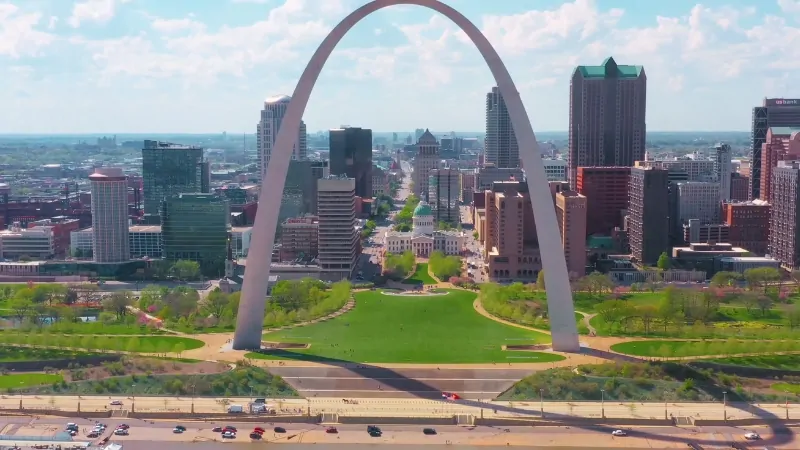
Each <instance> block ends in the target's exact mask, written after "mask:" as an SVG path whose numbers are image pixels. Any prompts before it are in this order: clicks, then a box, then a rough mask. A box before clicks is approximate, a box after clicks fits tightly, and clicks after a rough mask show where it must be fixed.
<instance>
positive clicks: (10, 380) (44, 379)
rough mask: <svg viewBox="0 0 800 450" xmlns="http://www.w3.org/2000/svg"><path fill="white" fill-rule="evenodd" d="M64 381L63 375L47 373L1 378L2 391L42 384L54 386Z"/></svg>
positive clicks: (0, 386) (21, 374) (3, 376)
mask: <svg viewBox="0 0 800 450" xmlns="http://www.w3.org/2000/svg"><path fill="white" fill-rule="evenodd" d="M63 380H64V377H62V376H61V375H55V374H46V373H20V374H11V375H2V376H0V389H17V388H23V387H28V386H38V385H41V384H53V383H58V382H61V381H63Z"/></svg>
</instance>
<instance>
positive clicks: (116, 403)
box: [109, 400, 122, 406]
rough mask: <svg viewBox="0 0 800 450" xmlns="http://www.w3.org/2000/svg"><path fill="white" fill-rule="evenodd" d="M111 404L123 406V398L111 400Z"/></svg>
mask: <svg viewBox="0 0 800 450" xmlns="http://www.w3.org/2000/svg"><path fill="white" fill-rule="evenodd" d="M109 405H111V406H122V400H111V403H109Z"/></svg>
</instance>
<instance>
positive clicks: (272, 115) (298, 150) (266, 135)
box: [256, 95, 308, 181]
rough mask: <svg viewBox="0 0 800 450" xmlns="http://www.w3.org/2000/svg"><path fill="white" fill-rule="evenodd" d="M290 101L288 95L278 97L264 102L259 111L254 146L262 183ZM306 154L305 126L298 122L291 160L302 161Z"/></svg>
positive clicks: (303, 123) (290, 98)
mask: <svg viewBox="0 0 800 450" xmlns="http://www.w3.org/2000/svg"><path fill="white" fill-rule="evenodd" d="M291 101H292V97H289V96H288V95H278V96H275V97H269V98H267V99H266V100H264V109H262V110H261V120H260V121H259V122H258V125H257V126H256V145H257V146H258V168H259V181H263V180H264V177H265V176H266V174H267V165H269V159H270V157H271V156H272V146H273V145H275V139H276V138H277V137H278V130H280V128H281V122H283V116H284V114H286V108H287V107H288V106H289V103H290V102H291ZM307 153H308V147H307V143H306V124H305V122H302V121H301V122H300V129H299V130H298V132H297V140H296V141H295V142H294V146H293V148H292V160H304V159H306V155H307Z"/></svg>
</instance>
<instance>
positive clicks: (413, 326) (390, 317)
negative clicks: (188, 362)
mask: <svg viewBox="0 0 800 450" xmlns="http://www.w3.org/2000/svg"><path fill="white" fill-rule="evenodd" d="M355 299H356V308H355V309H353V310H352V311H350V312H348V313H347V314H344V315H342V316H339V317H336V318H334V319H331V320H328V321H325V322H320V323H316V324H313V325H308V326H304V327H297V328H292V329H289V330H283V331H279V332H275V333H268V334H265V335H264V339H265V340H268V341H272V342H292V343H309V344H311V346H310V347H309V348H307V349H301V350H291V351H289V350H286V351H276V352H271V353H267V354H262V353H250V354H248V356H249V357H253V358H263V359H305V360H326V359H330V360H340V361H354V362H363V363H429V364H435V363H441V364H446V363H454V364H459V363H464V364H466V363H491V362H502V363H509V362H550V361H558V360H561V359H563V357H562V356H560V355H556V354H552V353H537V352H506V351H503V350H502V348H501V346H502V345H506V344H534V343H544V342H549V340H550V336H548V335H546V334H544V333H537V332H533V331H527V330H523V329H520V328H515V327H510V326H507V325H503V324H501V323H498V322H495V321H492V320H490V319H487V318H485V317H483V316H481V315H480V314H478V313H476V312H475V311H474V310H473V308H472V302H473V301H474V300H475V294H474V293H472V292H466V291H461V290H453V291H449V293H448V294H446V295H432V296H421V295H419V296H410V295H409V296H394V295H385V294H383V293H382V292H381V291H363V292H358V293H356V294H355Z"/></svg>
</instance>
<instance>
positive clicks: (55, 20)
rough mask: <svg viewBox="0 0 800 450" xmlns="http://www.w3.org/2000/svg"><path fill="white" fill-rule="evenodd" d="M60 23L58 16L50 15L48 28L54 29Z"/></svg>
mask: <svg viewBox="0 0 800 450" xmlns="http://www.w3.org/2000/svg"><path fill="white" fill-rule="evenodd" d="M57 24H58V17H56V16H50V20H49V21H48V22H47V29H48V30H52V29H53V28H55V27H56V25H57Z"/></svg>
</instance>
